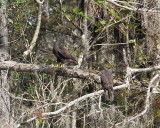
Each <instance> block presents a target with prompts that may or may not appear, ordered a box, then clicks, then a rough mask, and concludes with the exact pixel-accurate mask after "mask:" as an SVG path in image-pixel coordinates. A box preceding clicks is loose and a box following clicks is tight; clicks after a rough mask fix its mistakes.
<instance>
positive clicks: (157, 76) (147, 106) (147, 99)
mask: <svg viewBox="0 0 160 128" xmlns="http://www.w3.org/2000/svg"><path fill="white" fill-rule="evenodd" d="M159 77H160V75H159V74H156V75H155V76H154V77H153V78H152V79H151V81H150V83H149V86H148V90H147V96H146V101H145V108H144V110H143V111H142V112H141V113H139V114H137V115H135V116H132V117H127V118H126V119H125V120H124V121H123V122H120V123H117V124H116V126H119V125H122V124H125V123H127V122H130V121H132V120H135V119H137V118H138V117H140V116H142V115H144V114H145V113H146V112H147V111H148V110H149V108H150V105H151V100H150V98H151V94H152V91H151V88H152V87H154V86H156V85H154V81H155V80H156V79H157V78H159Z"/></svg>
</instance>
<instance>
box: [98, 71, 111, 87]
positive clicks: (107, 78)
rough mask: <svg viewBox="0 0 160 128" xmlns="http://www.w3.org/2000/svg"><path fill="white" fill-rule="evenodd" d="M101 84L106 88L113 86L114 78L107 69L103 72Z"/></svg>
mask: <svg viewBox="0 0 160 128" xmlns="http://www.w3.org/2000/svg"><path fill="white" fill-rule="evenodd" d="M101 84H102V85H103V87H104V88H105V89H109V88H113V78H112V76H111V74H110V73H108V72H107V71H105V70H103V71H102V73H101Z"/></svg>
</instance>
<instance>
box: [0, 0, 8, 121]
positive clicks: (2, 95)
mask: <svg viewBox="0 0 160 128" xmlns="http://www.w3.org/2000/svg"><path fill="white" fill-rule="evenodd" d="M6 5H7V2H6V1H1V8H0V62H3V61H6V60H8V58H9V56H8V29H7V19H6ZM8 91H9V80H8V70H2V71H0V117H1V119H2V117H3V120H4V119H5V120H6V121H7V122H9V120H10V97H9V95H8V93H7V92H8Z"/></svg>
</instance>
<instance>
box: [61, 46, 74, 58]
mask: <svg viewBox="0 0 160 128" xmlns="http://www.w3.org/2000/svg"><path fill="white" fill-rule="evenodd" d="M58 52H59V54H61V56H62V57H63V58H66V59H73V60H75V58H74V57H73V56H72V54H71V53H70V52H69V51H68V50H67V49H65V48H60V49H59V51H58Z"/></svg>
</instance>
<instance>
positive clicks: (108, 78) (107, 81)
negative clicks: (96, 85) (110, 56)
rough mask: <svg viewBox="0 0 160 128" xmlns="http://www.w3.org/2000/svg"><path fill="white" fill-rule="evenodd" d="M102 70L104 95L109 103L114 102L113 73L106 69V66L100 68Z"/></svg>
mask: <svg viewBox="0 0 160 128" xmlns="http://www.w3.org/2000/svg"><path fill="white" fill-rule="evenodd" d="M100 70H101V75H100V77H101V85H102V87H103V89H104V93H105V96H106V99H107V100H109V101H113V99H114V94H113V78H112V73H111V71H110V70H109V69H107V68H105V67H104V66H102V65H101V66H100Z"/></svg>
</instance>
